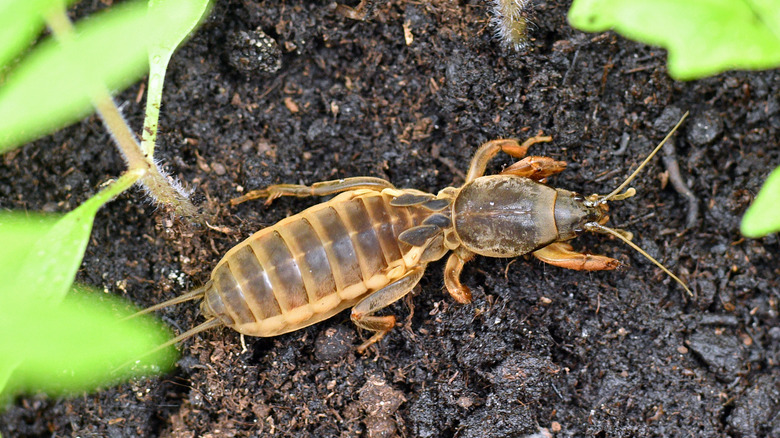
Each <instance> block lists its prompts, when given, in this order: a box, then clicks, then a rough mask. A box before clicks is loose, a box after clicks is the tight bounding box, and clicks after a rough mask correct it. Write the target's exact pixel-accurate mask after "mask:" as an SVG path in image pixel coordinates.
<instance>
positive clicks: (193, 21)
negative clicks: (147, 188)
mask: <svg viewBox="0 0 780 438" xmlns="http://www.w3.org/2000/svg"><path fill="white" fill-rule="evenodd" d="M172 1H174V0H149V14H151V15H158V16H159V15H160V14H162V13H164V12H165V6H167V5H168V4H170V3H171V2H172ZM192 3H193V6H194V8H193V9H192V10H191V12H192V15H189V16H183V17H181V20H178V21H175V22H171V23H170V24H169V25H170V31H169V32H168V33H167V34H166V35H165V36H164V38H161V39H160V40H158V41H156V42H154V43H152V44H151V45H150V47H149V87H148V91H147V92H146V117H145V118H144V129H143V131H142V134H141V136H142V139H143V143H142V148H143V149H144V152H145V153H146V154H147V155H148V156H149V157H153V156H154V144H155V142H156V140H157V123H158V120H159V118H160V105H161V101H162V90H163V82H165V70H167V69H168V62H169V61H170V60H171V55H173V52H174V51H175V50H176V48H177V47H179V44H181V42H182V41H184V39H185V38H187V36H188V35H189V34H190V32H192V29H194V28H195V26H197V25H198V23H199V22H200V20H201V19H202V18H203V17H205V16H206V13H207V11H208V10H209V8H210V2H209V0H193V1H192Z"/></svg>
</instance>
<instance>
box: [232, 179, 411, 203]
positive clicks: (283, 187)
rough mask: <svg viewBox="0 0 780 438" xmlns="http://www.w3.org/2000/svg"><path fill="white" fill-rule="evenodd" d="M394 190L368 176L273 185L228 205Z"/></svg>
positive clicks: (379, 180) (388, 184)
mask: <svg viewBox="0 0 780 438" xmlns="http://www.w3.org/2000/svg"><path fill="white" fill-rule="evenodd" d="M388 188H389V189H394V188H395V186H393V184H392V183H390V181H387V180H384V179H382V178H374V177H370V176H358V177H354V178H344V179H336V180H332V181H322V182H316V183H314V184H312V185H310V186H306V185H303V184H275V185H272V186H268V187H266V188H264V189H260V190H252V191H251V192H248V193H247V194H245V195H243V196H239V197H238V198H234V199H231V200H230V205H238V204H241V203H242V202H246V201H251V200H253V199H258V198H268V199H266V201H265V203H266V204H270V203H271V202H272V201H273V200H274V199H276V198H278V197H281V196H297V197H299V198H305V197H308V196H326V195H332V194H334V193H340V192H346V191H348V190H358V189H371V190H377V191H381V190H382V189H388Z"/></svg>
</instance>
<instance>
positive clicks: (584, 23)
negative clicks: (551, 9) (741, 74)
mask: <svg viewBox="0 0 780 438" xmlns="http://www.w3.org/2000/svg"><path fill="white" fill-rule="evenodd" d="M569 22H570V23H571V25H572V26H574V27H576V28H578V29H581V30H584V31H587V32H601V31H605V30H608V29H611V28H612V29H615V30H616V31H617V32H618V33H620V34H622V35H624V36H626V37H628V38H631V39H634V40H637V41H642V42H645V43H648V44H653V45H659V46H663V47H665V48H666V49H667V50H668V51H669V61H668V62H669V74H670V75H671V76H672V77H674V78H675V79H680V80H689V79H696V78H700V77H704V76H709V75H714V74H717V73H720V72H722V71H725V70H731V69H765V68H772V67H777V66H780V0H655V1H646V0H575V1H574V3H573V4H572V7H571V9H570V10H569Z"/></svg>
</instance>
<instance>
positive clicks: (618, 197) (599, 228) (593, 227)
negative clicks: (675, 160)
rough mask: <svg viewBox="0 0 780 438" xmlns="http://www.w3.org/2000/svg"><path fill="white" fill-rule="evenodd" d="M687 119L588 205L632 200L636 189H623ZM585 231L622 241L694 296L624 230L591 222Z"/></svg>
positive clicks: (684, 115)
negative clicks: (605, 192) (611, 187)
mask: <svg viewBox="0 0 780 438" xmlns="http://www.w3.org/2000/svg"><path fill="white" fill-rule="evenodd" d="M686 117H688V111H686V112H685V114H683V116H682V117H681V118H680V121H679V122H677V124H676V125H674V128H672V130H671V131H669V133H668V134H666V137H664V139H663V140H661V142H660V143H658V146H656V147H655V149H653V151H652V152H650V155H648V156H647V158H645V159H644V161H642V164H640V165H639V167H637V168H636V170H634V172H632V173H631V175H629V176H628V178H626V180H625V181H623V183H622V184H620V186H618V188H616V189H615V190H613V191H612V192H611V193H610V194H608V195H606V196H601V195H597V194H594V195H591V196H589V197H588V199H587V201H585V202H586V204H587V205H590V206H592V207H596V206H602V208H604V209H606V204H607V202H609V201H622V200H624V199H626V198H630V197H632V196H634V195H636V189H634V188H633V187H630V188H628V189H627V190H626V191H625V192H623V193H621V192H622V191H623V189H625V188H626V186H628V185H629V184H630V183H631V181H633V180H634V178H636V176H637V175H639V172H641V171H642V169H644V167H645V166H646V165H647V163H649V162H650V160H651V159H652V158H653V157H654V156H655V154H656V153H658V151H659V150H661V148H662V147H663V145H664V144H666V142H667V141H669V139H670V138H671V137H672V135H674V133H675V132H676V131H677V128H679V127H680V125H682V122H683V121H684V120H685V118H686ZM585 229H586V230H588V231H591V232H594V233H601V234H609V235H612V236H615V237H617V238H618V239H620V240H622V241H623V242H625V243H626V244H627V245H628V246H630V247H631V248H634V250H636V251H637V252H638V253H640V254H642V255H643V256H644V257H645V258H646V259H648V260H650V261H651V262H653V263H654V264H655V265H656V266H658V267H659V268H661V270H662V271H664V272H665V273H666V274H667V275H668V276H670V277H672V278H673V279H674V281H676V282H677V283H679V284H680V286H682V287H683V289H685V291H686V292H688V295H690V296H693V293H692V292H691V290H690V289H688V286H687V285H686V284H685V283H683V281H682V280H680V279H679V278H678V277H677V276H676V275H674V274H673V273H672V272H671V271H670V270H669V269H667V268H666V267H665V266H664V265H662V264H661V263H660V262H659V261H658V260H656V259H654V258H653V257H651V256H650V254H648V253H646V252H645V251H644V250H643V249H642V248H640V247H639V246H637V245H636V244H635V243H634V242H632V241H631V238H632V234H631V233H629V232H627V231H623V230H617V229H613V228H609V227H606V226H604V225H602V224H600V223H597V222H589V223H587V224H585Z"/></svg>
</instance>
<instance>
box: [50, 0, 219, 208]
mask: <svg viewBox="0 0 780 438" xmlns="http://www.w3.org/2000/svg"><path fill="white" fill-rule="evenodd" d="M46 22H47V24H48V25H49V28H50V29H51V31H52V33H53V34H54V37H55V38H56V39H57V41H59V42H60V43H61V44H68V42H69V41H70V40H71V39H72V38H73V35H74V32H73V23H71V21H70V19H69V18H68V15H67V13H66V11H65V7H64V5H63V6H62V7H57V8H53V9H52V10H51V11H50V13H49V14H48V15H47V16H46ZM92 105H93V106H94V107H95V109H96V110H97V113H98V114H99V115H100V118H101V119H102V120H103V124H104V125H105V126H106V128H107V129H108V131H109V132H110V133H111V135H112V137H113V139H114V142H115V143H116V145H117V148H118V149H119V151H120V152H121V153H122V157H123V158H124V160H125V163H126V164H127V168H128V170H129V171H130V172H133V171H137V170H140V171H142V172H143V175H142V176H141V179H140V182H141V184H142V185H143V186H144V188H145V189H146V191H147V193H148V194H149V196H151V197H152V198H154V200H155V201H157V202H159V203H163V204H167V205H170V206H172V207H173V209H174V212H175V213H176V214H178V215H181V216H184V217H185V218H187V219H189V220H191V221H193V222H197V223H202V222H204V219H203V218H202V216H201V215H200V213H199V212H198V209H197V208H196V207H195V206H194V205H193V204H192V203H191V202H190V200H189V199H188V198H189V196H188V193H186V192H185V190H184V189H183V188H182V187H181V185H180V184H179V183H178V182H177V181H176V180H174V179H173V178H172V177H169V176H168V175H166V174H165V172H164V171H163V170H162V169H161V168H160V167H159V166H158V164H157V163H155V162H154V160H153V159H152V156H151V154H150V153H144V151H143V149H142V148H141V145H140V144H139V143H138V140H137V139H136V136H135V135H134V134H133V131H132V130H131V129H130V127H129V126H128V124H127V122H126V121H125V119H124V117H122V114H121V112H120V111H119V108H118V107H117V105H116V103H115V102H114V99H113V98H112V97H111V94H110V93H109V92H108V90H107V89H106V87H105V85H104V84H102V83H98V82H96V83H95V87H94V89H93V90H92ZM157 108H158V113H159V102H158V106H157ZM155 126H156V122H155ZM147 147H148V146H147ZM151 148H152V149H153V148H154V142H152V143H151Z"/></svg>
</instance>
